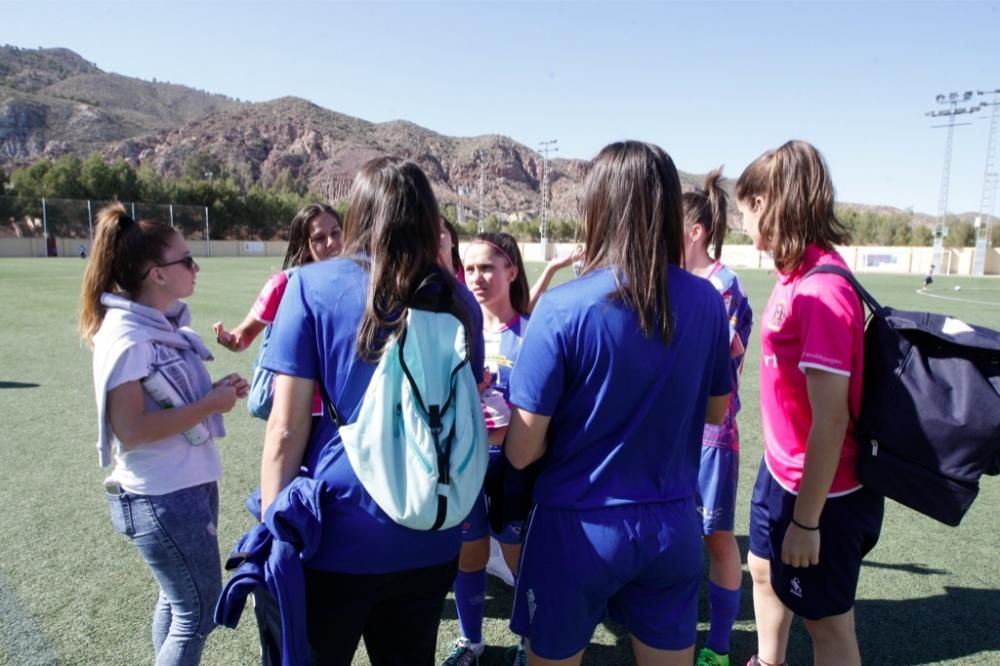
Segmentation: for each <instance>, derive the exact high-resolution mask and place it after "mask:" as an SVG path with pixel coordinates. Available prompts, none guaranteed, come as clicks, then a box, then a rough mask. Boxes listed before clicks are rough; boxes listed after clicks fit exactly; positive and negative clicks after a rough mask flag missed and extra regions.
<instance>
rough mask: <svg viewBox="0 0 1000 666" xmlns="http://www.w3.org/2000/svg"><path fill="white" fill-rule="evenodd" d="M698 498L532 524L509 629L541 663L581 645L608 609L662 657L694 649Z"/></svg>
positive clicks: (553, 514)
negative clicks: (664, 653) (525, 641)
mask: <svg viewBox="0 0 1000 666" xmlns="http://www.w3.org/2000/svg"><path fill="white" fill-rule="evenodd" d="M694 504H695V503H694V498H691V499H687V500H680V501H677V502H661V503H652V504H629V505H622V506H612V507H606V508H601V509H588V510H581V511H574V510H568V509H550V508H545V507H539V506H536V507H535V508H534V510H533V511H532V513H531V516H530V517H529V519H528V526H527V529H526V532H525V536H524V548H523V549H522V551H521V564H520V572H519V576H518V579H517V586H516V588H515V590H514V609H513V611H512V617H511V621H510V628H511V630H512V631H513V632H514V633H516V634H519V635H521V636H524V637H526V638H527V639H528V640H529V641H530V643H531V650H532V651H533V652H534V653H535V654H537V655H538V656H540V657H543V658H546V659H565V658H567V657H570V656H572V655H574V654H576V653H577V652H579V651H580V650H582V649H584V648H585V647H587V644H588V643H590V639H591V636H592V635H593V633H594V629H595V628H596V627H597V625H598V623H599V622H600V621H601V619H602V618H603V617H604V613H605V610H607V612H608V614H609V615H610V616H611V619H613V620H614V621H615V622H618V623H620V624H622V625H624V626H625V627H626V628H627V629H628V630H629V631H630V632H631V633H632V635H633V636H635V637H636V638H637V639H639V640H640V641H642V642H643V643H645V644H646V645H649V646H650V647H654V648H657V649H661V650H683V649H686V648H689V647H691V646H692V645H693V644H694V641H695V637H696V631H697V620H698V588H699V584H700V583H701V567H702V540H701V530H700V528H699V526H698V522H699V521H698V513H697V512H696V511H695V507H694Z"/></svg>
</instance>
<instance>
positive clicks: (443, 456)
mask: <svg viewBox="0 0 1000 666" xmlns="http://www.w3.org/2000/svg"><path fill="white" fill-rule="evenodd" d="M425 282H426V280H425ZM418 291H419V289H418ZM445 296H446V298H447V299H448V300H442V301H439V303H442V304H444V308H442V309H440V310H437V312H439V313H444V314H450V311H449V309H448V305H449V301H450V290H449V291H448V292H447V293H446V294H445ZM456 320H457V318H456ZM458 325H459V328H460V329H461V330H462V334H463V336H464V337H465V357H464V358H463V359H462V361H461V362H460V363H459V364H458V365H456V366H455V367H454V368H452V370H451V374H450V375H449V378H448V381H449V385H450V389H449V391H448V398H447V400H445V402H444V404H443V405H429V406H428V405H426V404H425V403H424V397H423V396H422V395H421V394H420V388H419V387H418V386H417V382H416V380H414V379H413V374H412V373H411V372H410V368H409V366H407V365H406V357H405V356H404V354H403V347H404V345H405V343H406V336H407V332H408V327H406V326H404V327H403V329H402V330H401V331H400V334H399V344H398V345H397V347H396V349H397V353H398V354H399V365H400V368H401V369H402V370H403V375H404V376H405V377H406V381H407V383H408V384H409V385H410V390H411V391H412V392H413V397H414V398H415V399H416V401H417V405H418V406H419V407H420V411H422V412H423V413H424V415H425V416H426V417H427V425H428V426H429V427H430V430H431V435H433V437H434V450H435V452H436V453H437V466H438V483H439V484H443V485H448V484H450V483H451V448H452V443H453V441H454V438H455V424H454V423H453V424H452V427H451V428H452V429H451V432H449V433H448V435H447V436H446V437H444V438H443V444H444V445H443V446H442V437H441V431H442V428H443V426H442V423H441V415H442V414H444V413H445V412H447V411H448V408H449V407H450V406H451V401H452V400H454V398H455V378H456V375H458V373H459V372H460V371H461V370H462V369H463V368H464V367H465V366H466V365H468V363H469V340H468V335H467V334H466V331H465V325H464V324H463V323H462V322H461V320H458ZM447 517H448V499H447V498H446V497H445V496H444V495H441V494H440V493H439V494H438V496H437V516H436V518H435V519H434V524H433V526H432V527H431V528H430V529H431V530H432V531H433V530H437V529H439V528H440V527H441V525H442V524H444V521H445V519H446V518H447Z"/></svg>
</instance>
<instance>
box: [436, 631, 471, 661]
mask: <svg viewBox="0 0 1000 666" xmlns="http://www.w3.org/2000/svg"><path fill="white" fill-rule="evenodd" d="M478 663H479V654H477V653H476V650H475V648H474V647H473V645H472V643H470V642H469V639H468V638H465V637H462V638H459V639H458V640H457V641H455V644H454V645H452V648H451V654H449V655H448V658H447V659H445V660H444V661H443V662H441V666H474V665H475V664H478Z"/></svg>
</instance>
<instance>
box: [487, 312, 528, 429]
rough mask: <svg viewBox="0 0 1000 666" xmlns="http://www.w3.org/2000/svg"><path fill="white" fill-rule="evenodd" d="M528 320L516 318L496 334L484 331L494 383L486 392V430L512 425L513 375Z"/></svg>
mask: <svg viewBox="0 0 1000 666" xmlns="http://www.w3.org/2000/svg"><path fill="white" fill-rule="evenodd" d="M527 326H528V318H527V317H524V316H521V315H516V316H515V317H514V318H513V319H511V320H510V321H509V322H507V323H506V324H504V325H503V326H501V327H500V328H499V329H498V330H495V331H487V330H484V331H483V345H484V347H485V349H486V368H487V369H488V370H489V371H490V374H491V375H492V376H493V381H492V383H491V384H490V385H489V387H488V388H487V389H486V391H484V400H483V411H484V415H485V417H486V428H487V429H488V430H495V429H497V428H503V427H506V426H508V425H510V373H511V371H512V370H513V369H514V363H515V362H516V361H517V355H518V352H519V351H520V350H521V342H522V341H523V340H524V331H525V329H526V328H527Z"/></svg>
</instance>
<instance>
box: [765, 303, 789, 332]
mask: <svg viewBox="0 0 1000 666" xmlns="http://www.w3.org/2000/svg"><path fill="white" fill-rule="evenodd" d="M787 316H788V305H787V304H786V303H785V299H781V300H780V301H778V302H777V303H776V304H775V306H774V309H773V310H771V316H770V317H769V318H768V320H767V327H768V328H769V329H771V330H772V331H780V330H781V325H782V324H783V323H784V322H785V317H787Z"/></svg>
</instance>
